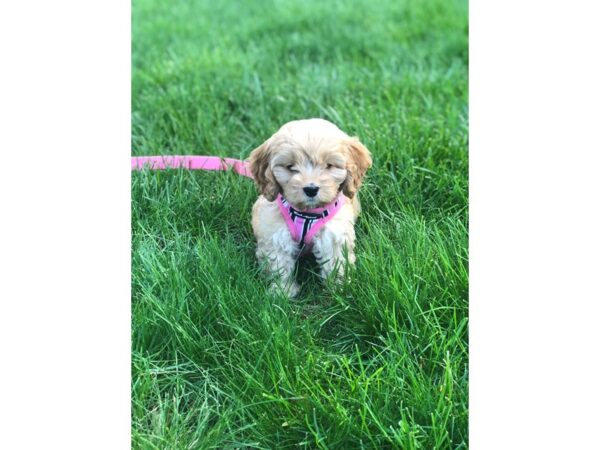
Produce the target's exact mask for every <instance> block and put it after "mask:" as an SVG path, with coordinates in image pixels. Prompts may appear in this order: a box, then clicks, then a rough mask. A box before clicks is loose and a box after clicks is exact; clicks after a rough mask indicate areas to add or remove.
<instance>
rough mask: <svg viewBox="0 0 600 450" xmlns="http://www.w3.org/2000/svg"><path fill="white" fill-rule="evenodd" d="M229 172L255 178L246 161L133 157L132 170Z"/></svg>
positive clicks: (208, 157) (209, 158)
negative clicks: (231, 170) (180, 169)
mask: <svg viewBox="0 0 600 450" xmlns="http://www.w3.org/2000/svg"><path fill="white" fill-rule="evenodd" d="M179 168H182V169H190V170H225V171H227V170H229V169H231V168H233V171H234V172H235V173H237V174H239V175H242V176H244V177H248V178H254V177H253V176H252V174H251V173H250V169H249V168H248V163H247V162H246V161H240V160H239V159H233V158H221V157H219V156H192V155H189V156H132V157H131V170H142V169H150V170H163V169H179Z"/></svg>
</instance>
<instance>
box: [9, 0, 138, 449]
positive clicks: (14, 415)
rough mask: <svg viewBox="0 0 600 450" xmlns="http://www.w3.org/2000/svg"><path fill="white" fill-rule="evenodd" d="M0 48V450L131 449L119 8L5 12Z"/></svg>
mask: <svg viewBox="0 0 600 450" xmlns="http://www.w3.org/2000/svg"><path fill="white" fill-rule="evenodd" d="M0 45H1V46H2V51H1V53H0V54H1V55H2V62H1V66H2V68H1V69H0V99H1V100H0V129H1V132H0V139H1V142H0V149H1V151H2V164H1V170H2V173H1V175H0V196H1V197H2V218H1V219H0V227H1V233H0V235H1V236H2V244H1V250H0V253H1V270H0V278H1V279H2V282H1V283H0V284H1V293H0V298H1V299H2V312H1V313H0V342H1V346H2V358H1V360H0V364H1V367H2V369H1V370H0V374H1V375H0V377H1V380H0V386H1V387H0V389H2V392H1V394H0V398H1V399H2V400H1V403H2V407H1V408H0V414H2V418H1V419H0V420H1V421H0V423H1V424H2V426H1V427H2V433H0V448H61V449H82V448H85V449H103V450H105V449H121V448H123V449H125V448H129V447H130V434H129V433H130V431H129V429H130V414H129V408H130V407H129V403H130V402H129V399H130V394H129V391H130V386H129V380H130V365H129V361H130V332H129V330H130V325H129V322H130V315H129V311H130V306H129V305H130V299H129V283H130V281H129V280H130V264H129V258H130V256H129V249H130V238H129V236H130V232H129V228H130V223H129V222H130V220H129V215H130V212H129V202H130V184H129V176H130V174H129V154H130V148H129V147H130V144H129V142H130V125H129V124H130V60H131V59H130V7H129V2H127V1H125V2H122V1H107V2H101V3H98V2H95V3H89V2H80V1H59V2H43V1H34V2H3V4H2V7H1V11H0Z"/></svg>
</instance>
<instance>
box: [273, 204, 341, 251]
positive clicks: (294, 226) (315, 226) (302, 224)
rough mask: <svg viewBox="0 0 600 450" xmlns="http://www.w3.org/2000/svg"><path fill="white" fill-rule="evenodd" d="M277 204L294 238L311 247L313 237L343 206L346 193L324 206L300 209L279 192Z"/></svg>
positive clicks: (300, 243) (302, 245)
mask: <svg viewBox="0 0 600 450" xmlns="http://www.w3.org/2000/svg"><path fill="white" fill-rule="evenodd" d="M276 201H277V205H278V206H279V211H280V212H281V215H282V216H283V220H285V223H286V224H287V226H288V228H289V230H290V233H292V239H294V240H295V241H296V242H298V244H299V245H300V247H301V248H302V247H304V246H305V245H306V246H307V247H310V246H311V245H312V238H313V236H314V235H315V234H317V232H318V231H319V230H320V229H321V228H323V226H324V225H325V224H326V223H327V222H329V221H330V220H331V219H333V217H334V216H335V215H336V214H337V212H338V211H339V210H340V209H341V208H342V206H343V205H344V202H345V201H346V197H345V196H344V194H339V195H338V196H337V197H336V198H335V199H334V200H333V201H332V202H331V203H329V204H327V205H325V206H323V207H322V208H314V209H306V210H304V211H299V210H297V209H295V208H294V207H292V205H290V203H289V202H288V201H287V200H286V199H285V198H283V197H282V196H281V194H279V195H278V196H277V200H276Z"/></svg>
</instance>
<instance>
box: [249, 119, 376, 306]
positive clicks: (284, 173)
mask: <svg viewBox="0 0 600 450" xmlns="http://www.w3.org/2000/svg"><path fill="white" fill-rule="evenodd" d="M371 164H372V160H371V154H370V153H369V150H367V148H366V147H365V146H364V145H363V144H361V143H360V141H359V140H358V139H357V138H354V137H349V136H348V135H347V134H346V133H344V132H343V131H341V130H340V129H339V128H338V127H337V126H335V125H334V124H332V123H331V122H328V121H327V120H323V119H307V120H295V121H292V122H288V123H286V124H285V125H283V126H282V127H281V128H280V129H279V131H277V132H276V133H275V134H274V135H273V136H271V137H270V138H269V139H268V140H267V141H266V142H265V143H263V144H262V145H261V146H259V147H258V148H256V149H255V150H253V151H252V153H251V154H250V158H249V168H250V171H251V173H252V175H253V176H254V181H255V183H256V186H257V187H258V189H259V191H260V192H261V194H262V195H261V196H260V197H259V198H258V200H257V201H256V203H255V204H254V206H253V208H252V228H253V230H254V236H255V237H256V241H257V248H256V256H257V258H258V260H259V261H260V262H262V263H263V264H264V265H265V267H266V268H267V270H268V271H269V272H271V273H272V274H274V275H277V277H276V281H274V283H273V285H272V286H271V288H272V289H275V290H282V291H283V292H284V293H286V294H287V295H289V296H292V297H293V296H295V295H296V294H297V293H298V291H299V286H298V284H297V283H296V281H295V280H294V276H293V274H294V268H295V264H296V261H297V259H298V258H299V257H300V256H301V255H302V254H304V253H307V252H310V251H312V253H313V254H314V256H315V258H316V260H317V262H318V263H319V266H320V275H321V277H322V278H328V277H329V276H330V275H332V276H333V278H334V279H335V280H338V281H339V280H341V279H342V277H343V275H344V262H345V257H346V256H347V258H348V262H349V263H351V264H354V262H355V259H356V257H355V255H354V240H355V234H354V223H355V221H356V218H357V216H358V214H359V212H360V203H359V201H358V198H357V195H356V194H357V192H358V190H359V188H360V185H361V182H362V179H363V177H364V175H365V172H366V171H367V169H369V167H371Z"/></svg>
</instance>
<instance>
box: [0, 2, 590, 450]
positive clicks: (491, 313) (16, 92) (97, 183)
mask: <svg viewBox="0 0 600 450" xmlns="http://www.w3.org/2000/svg"><path fill="white" fill-rule="evenodd" d="M6 3H7V2H4V3H3V6H1V7H0V47H1V48H0V50H1V52H0V58H1V60H0V152H1V153H0V154H1V159H0V163H1V164H0V170H1V173H0V199H1V201H2V202H1V209H0V215H1V217H0V227H1V229H0V233H1V234H0V236H1V243H0V264H1V266H0V289H1V291H0V301H1V310H0V345H1V347H0V349H1V352H0V377H1V379H0V389H1V392H0V414H1V415H2V417H1V418H0V424H1V426H0V428H1V429H2V432H1V433H0V447H1V448H11V449H13V448H61V449H81V448H86V449H95V448H97V449H109V448H110V449H121V448H123V449H125V448H129V446H130V437H129V429H130V422H129V420H130V410H129V392H130V368H129V355H130V329H129V326H130V307H129V302H130V281H129V280H130V262H129V261H130V260H129V258H130V212H129V201H130V185H129V182H130V178H129V177H130V174H129V167H130V166H129V155H130V125H129V123H130V122H129V121H130V74H131V73H130V32H131V27H130V6H129V4H128V2H127V1H122V0H119V1H116V0H114V1H105V2H101V3H96V4H92V3H89V2H80V1H57V2H42V1H33V2H11V3H9V4H6ZM5 4H6V5H5ZM598 12H599V11H598V7H597V6H596V3H595V2H592V1H587V2H586V1H570V2H565V1H562V2H556V1H518V2H517V1H514V0H511V1H504V2H485V1H483V0H474V1H471V4H470V69H471V70H470V80H469V81H470V83H469V84H470V148H469V151H470V260H471V264H470V275H471V280H470V288H471V289H470V305H471V308H470V323H471V325H470V345H471V351H470V369H471V378H470V383H471V384H470V386H471V389H470V407H471V423H470V435H471V440H470V447H471V448H473V449H485V450H488V449H507V448H510V449H532V448H543V449H551V448H557V449H559V448H560V449H564V448H594V447H595V448H597V447H598V445H599V444H598V442H599V439H598V435H597V424H598V422H599V419H600V413H599V411H598V408H599V405H600V381H599V379H600V373H599V369H598V359H599V356H600V354H599V353H600V352H599V351H598V345H599V344H600V339H599V337H600V336H599V334H600V333H599V329H600V326H599V325H598V323H597V322H598V312H599V308H598V302H599V300H600V295H599V289H598V283H599V279H600V277H599V264H598V254H599V250H600V245H599V243H600V237H599V233H600V221H599V217H598V210H599V206H600V199H599V194H600V186H599V185H600V174H599V170H600V165H599V162H600V160H599V157H598V154H599V152H600V138H599V136H600V108H599V105H600V89H599V85H600V70H599V65H598V61H599V59H600V58H599V55H600V51H599V44H598V43H600V27H599V26H598V20H599V17H600V15H599V14H598Z"/></svg>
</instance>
